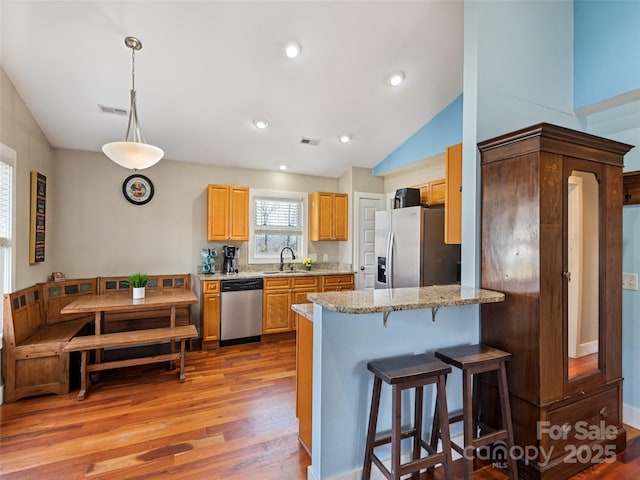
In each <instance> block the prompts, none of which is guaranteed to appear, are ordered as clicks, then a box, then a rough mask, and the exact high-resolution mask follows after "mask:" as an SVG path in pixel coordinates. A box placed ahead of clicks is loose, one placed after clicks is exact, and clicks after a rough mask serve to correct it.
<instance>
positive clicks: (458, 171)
mask: <svg viewBox="0 0 640 480" xmlns="http://www.w3.org/2000/svg"><path fill="white" fill-rule="evenodd" d="M445 183H446V187H445V200H444V243H447V244H458V245H459V244H461V243H462V144H461V143H459V144H457V145H453V146H452V147H447V152H446V155H445Z"/></svg>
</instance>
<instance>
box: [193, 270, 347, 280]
mask: <svg viewBox="0 0 640 480" xmlns="http://www.w3.org/2000/svg"><path fill="white" fill-rule="evenodd" d="M355 273H356V272H354V271H353V270H311V271H308V272H307V271H293V272H291V271H289V272H278V273H264V272H239V273H235V274H231V275H226V274H224V273H214V274H207V273H198V274H196V278H197V279H198V280H200V281H201V282H207V281H209V282H211V281H221V280H242V279H247V278H263V279H264V278H282V277H321V276H327V275H355Z"/></svg>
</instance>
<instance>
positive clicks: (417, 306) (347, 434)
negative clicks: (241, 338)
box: [294, 285, 504, 480]
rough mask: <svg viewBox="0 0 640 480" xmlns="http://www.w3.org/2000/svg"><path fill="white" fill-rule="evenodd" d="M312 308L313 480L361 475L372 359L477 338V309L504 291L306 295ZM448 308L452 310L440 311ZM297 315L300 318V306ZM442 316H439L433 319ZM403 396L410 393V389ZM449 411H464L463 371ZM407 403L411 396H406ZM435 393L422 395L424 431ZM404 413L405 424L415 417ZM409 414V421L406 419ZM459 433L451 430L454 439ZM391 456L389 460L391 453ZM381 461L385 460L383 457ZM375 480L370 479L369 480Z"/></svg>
mask: <svg viewBox="0 0 640 480" xmlns="http://www.w3.org/2000/svg"><path fill="white" fill-rule="evenodd" d="M308 299H309V300H310V301H312V302H313V303H314V306H313V315H310V314H309V312H304V313H306V314H307V315H305V316H306V317H307V318H309V317H312V318H311V319H312V321H313V340H312V341H313V362H312V363H313V364H312V376H313V383H312V384H313V387H312V432H311V445H312V447H311V465H310V466H309V470H308V478H309V479H310V480H329V479H330V480H347V479H349V480H350V479H356V478H360V477H359V475H360V474H361V469H362V462H363V458H364V445H365V439H366V430H367V422H368V417H369V407H370V396H371V390H372V385H373V376H372V375H371V373H370V372H369V371H368V370H367V363H368V362H369V361H371V360H375V359H381V358H387V357H393V356H399V355H411V354H419V353H424V352H427V351H433V350H436V349H438V348H443V347H449V346H453V345H463V344H469V343H475V342H477V341H478V338H479V325H478V321H477V320H476V319H477V318H478V314H477V309H478V304H481V303H493V302H501V301H503V300H504V294H502V293H500V292H494V291H489V290H482V289H476V288H470V287H464V286H462V287H461V286H459V285H440V286H431V287H419V288H397V289H385V290H358V291H351V292H329V293H317V294H309V295H308ZM442 307H450V308H442ZM294 309H296V311H298V312H300V313H303V312H302V311H300V310H299V309H298V308H297V307H294ZM436 313H437V314H436ZM405 395H411V396H412V395H413V392H406V393H405ZM447 396H448V400H449V408H450V409H451V410H455V409H459V408H460V407H461V399H462V385H461V377H460V373H459V372H455V371H454V372H453V373H452V374H451V378H450V380H449V381H448V383H447ZM405 398H406V399H407V402H408V401H409V398H410V397H408V396H407V397H405ZM434 399H435V391H433V389H430V387H429V388H427V390H426V395H425V417H424V418H425V422H424V424H425V426H426V431H429V427H428V426H429V423H430V419H431V417H432V414H433V409H434ZM410 410H411V409H409V408H406V409H404V411H403V424H407V423H408V422H409V420H410V413H409V412H410ZM380 412H381V414H380V418H379V421H378V431H384V430H390V429H391V418H390V417H391V415H390V412H391V396H390V392H389V391H388V390H387V389H386V388H383V391H382V398H381V402H380ZM405 413H406V414H407V415H406V417H405V416H404V414H405ZM455 434H456V429H455V428H454V429H452V435H455ZM387 456H388V457H390V453H389V455H387ZM382 457H383V458H384V457H385V455H384V454H382ZM372 478H373V477H372Z"/></svg>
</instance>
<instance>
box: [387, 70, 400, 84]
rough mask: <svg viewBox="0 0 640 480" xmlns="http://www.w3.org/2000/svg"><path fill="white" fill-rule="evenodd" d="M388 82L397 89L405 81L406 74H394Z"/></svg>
mask: <svg viewBox="0 0 640 480" xmlns="http://www.w3.org/2000/svg"><path fill="white" fill-rule="evenodd" d="M387 81H388V83H389V85H391V86H392V87H397V86H398V85H400V84H401V83H402V82H403V81H404V72H393V73H392V74H391V75H389V79H388V80H387Z"/></svg>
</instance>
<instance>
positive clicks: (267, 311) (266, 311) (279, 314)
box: [262, 290, 292, 333]
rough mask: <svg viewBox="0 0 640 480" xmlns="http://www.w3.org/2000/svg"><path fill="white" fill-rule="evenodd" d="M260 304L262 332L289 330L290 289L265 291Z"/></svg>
mask: <svg viewBox="0 0 640 480" xmlns="http://www.w3.org/2000/svg"><path fill="white" fill-rule="evenodd" d="M263 299H264V301H263V305H262V333H279V332H289V331H291V315H292V313H291V291H290V290H271V291H265V292H264V297H263Z"/></svg>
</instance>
